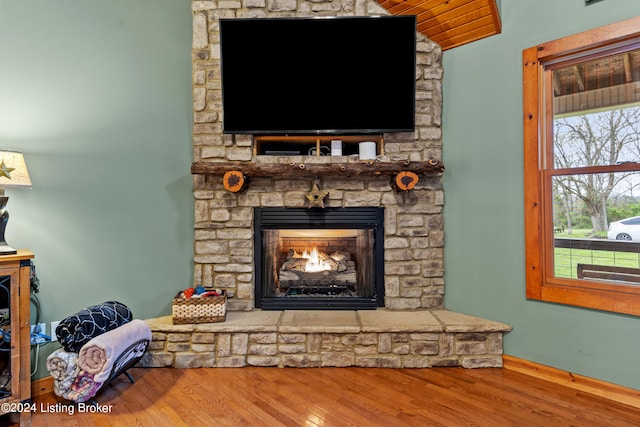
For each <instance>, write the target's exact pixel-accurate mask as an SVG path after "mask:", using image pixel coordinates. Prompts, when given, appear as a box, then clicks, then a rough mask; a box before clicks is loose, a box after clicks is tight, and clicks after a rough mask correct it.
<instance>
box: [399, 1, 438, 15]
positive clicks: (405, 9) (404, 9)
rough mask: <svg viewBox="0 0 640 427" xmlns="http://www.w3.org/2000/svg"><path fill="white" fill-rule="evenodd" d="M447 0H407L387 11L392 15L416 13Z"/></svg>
mask: <svg viewBox="0 0 640 427" xmlns="http://www.w3.org/2000/svg"><path fill="white" fill-rule="evenodd" d="M446 1H447V0H408V1H405V2H402V3H401V4H397V5H395V6H393V7H391V8H388V9H387V11H388V12H389V13H391V14H392V15H397V14H399V13H402V14H403V15H409V14H410V15H416V16H417V15H418V14H419V13H421V12H425V11H429V10H431V9H433V8H435V7H437V6H441V5H442V4H443V3H445V2H446Z"/></svg>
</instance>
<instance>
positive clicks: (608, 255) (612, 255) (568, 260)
mask: <svg viewBox="0 0 640 427" xmlns="http://www.w3.org/2000/svg"><path fill="white" fill-rule="evenodd" d="M573 237H576V236H573ZM554 257H555V273H556V274H555V275H556V277H568V278H574V279H575V278H577V272H578V269H577V265H578V264H597V265H611V266H616V267H632V268H640V254H638V253H631V252H613V251H592V250H589V249H569V248H555V250H554Z"/></svg>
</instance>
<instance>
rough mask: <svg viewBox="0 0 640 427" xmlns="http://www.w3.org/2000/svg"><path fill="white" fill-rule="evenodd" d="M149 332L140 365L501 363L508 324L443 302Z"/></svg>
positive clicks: (159, 323)
mask: <svg viewBox="0 0 640 427" xmlns="http://www.w3.org/2000/svg"><path fill="white" fill-rule="evenodd" d="M146 322H147V324H149V326H150V328H151V331H152V333H153V339H152V342H151V345H150V346H149V352H148V353H147V354H145V356H144V358H143V359H142V361H141V365H142V366H144V367H165V366H172V367H176V368H199V367H244V366H274V367H298V368H305V367H346V366H357V367H378V368H429V367H436V366H462V367H465V368H486V367H501V366H502V338H503V335H504V334H505V333H507V332H509V331H510V330H511V326H509V325H507V324H504V323H500V322H494V321H491V320H486V319H482V318H479V317H474V316H469V315H466V314H461V313H456V312H453V311H448V310H440V309H438V310H419V311H390V310H385V309H378V310H364V311H321V310H318V311H316V310H285V311H261V310H254V311H249V312H245V311H230V312H227V318H226V321H224V322H220V323H201V324H189V325H173V323H172V321H171V316H165V317H159V318H155V319H148V320H146Z"/></svg>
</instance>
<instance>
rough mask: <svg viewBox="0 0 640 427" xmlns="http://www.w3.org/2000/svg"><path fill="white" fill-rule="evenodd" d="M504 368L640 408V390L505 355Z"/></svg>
mask: <svg viewBox="0 0 640 427" xmlns="http://www.w3.org/2000/svg"><path fill="white" fill-rule="evenodd" d="M502 360H503V368H504V369H507V370H510V371H516V372H520V373H522V374H526V375H530V376H532V377H536V378H540V379H543V380H545V381H549V382H552V383H554V384H561V385H564V386H566V387H569V388H572V389H574V390H579V391H582V392H584V393H589V394H593V395H596V396H600V397H603V398H605V399H609V400H612V401H614V402H618V403H622V404H625V405H629V406H633V407H635V408H639V409H640V390H636V389H633V388H628V387H623V386H620V385H617V384H612V383H608V382H606V381H601V380H597V379H594V378H589V377H585V376H582V375H578V374H574V373H572V372H568V371H563V370H561V369H556V368H552V367H550V366H546V365H541V364H539V363H535V362H530V361H528V360H524V359H519V358H517V357H513V356H508V355H506V354H505V355H504V356H503V357H502Z"/></svg>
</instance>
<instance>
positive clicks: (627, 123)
mask: <svg viewBox="0 0 640 427" xmlns="http://www.w3.org/2000/svg"><path fill="white" fill-rule="evenodd" d="M638 28H640V18H633V19H630V20H627V21H623V22H621V23H617V24H613V25H610V26H608V27H605V28H600V29H596V30H592V31H588V32H586V33H582V34H579V35H575V36H570V37H567V38H564V39H560V40H556V41H553V42H549V43H545V44H542V45H539V46H534V47H531V48H529V49H526V50H525V51H524V52H523V77H524V113H525V117H524V119H525V123H524V126H525V141H524V142H525V159H524V161H525V241H526V257H527V297H528V298H531V299H538V300H544V301H550V302H557V303H564V304H572V305H578V306H584V307H590V308H596V309H602V310H609V311H617V312H622V313H628V314H635V315H638V314H640V218H637V219H635V218H634V217H635V216H640V32H638V30H637V29H638ZM634 221H635V222H637V224H634Z"/></svg>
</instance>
